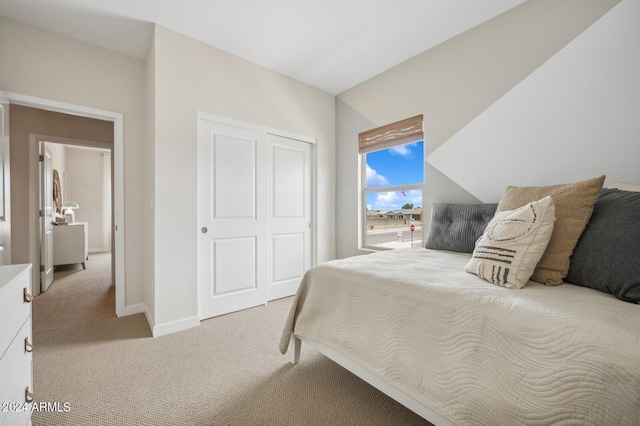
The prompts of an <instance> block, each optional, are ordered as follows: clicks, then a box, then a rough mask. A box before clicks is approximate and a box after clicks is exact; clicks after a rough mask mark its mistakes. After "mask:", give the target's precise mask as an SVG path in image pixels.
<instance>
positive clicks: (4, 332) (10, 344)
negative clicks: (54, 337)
mask: <svg viewBox="0 0 640 426" xmlns="http://www.w3.org/2000/svg"><path fill="white" fill-rule="evenodd" d="M32 298H33V297H32V295H31V265H6V266H0V378H2V379H1V380H0V425H3V426H5V425H6V426H9V425H10V426H13V425H26V424H30V423H31V405H32V404H31V402H32V401H33V394H32V392H33V376H32V375H33V368H32V359H33V357H32V354H31V351H32V350H33V346H32V342H33V340H32V337H31V300H32Z"/></svg>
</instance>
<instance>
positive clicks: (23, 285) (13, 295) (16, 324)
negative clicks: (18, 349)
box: [0, 265, 31, 357]
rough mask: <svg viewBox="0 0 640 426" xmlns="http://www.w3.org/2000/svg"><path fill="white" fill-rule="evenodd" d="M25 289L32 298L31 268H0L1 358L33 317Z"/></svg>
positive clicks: (13, 266) (16, 266) (11, 266)
mask: <svg viewBox="0 0 640 426" xmlns="http://www.w3.org/2000/svg"><path fill="white" fill-rule="evenodd" d="M25 289H26V292H27V294H28V296H31V269H30V268H26V267H25V266H24V265H8V266H2V268H0V357H2V355H3V354H4V352H5V350H6V349H7V347H8V346H9V343H11V341H12V340H13V338H14V337H15V335H16V332H17V331H18V330H19V329H20V327H22V325H23V324H24V322H25V321H26V320H27V317H29V316H30V315H31V303H28V302H26V301H25Z"/></svg>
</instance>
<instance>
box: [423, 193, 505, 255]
mask: <svg viewBox="0 0 640 426" xmlns="http://www.w3.org/2000/svg"><path fill="white" fill-rule="evenodd" d="M497 207H498V204H446V203H434V204H432V205H431V223H430V225H429V233H428V234H427V240H426V242H425V244H424V247H425V248H428V249H435V250H450V251H459V252H462V253H473V249H474V248H475V245H476V241H477V240H478V238H480V236H481V235H482V232H484V229H485V228H486V227H487V223H489V221H490V220H491V218H492V217H493V215H494V214H495V213H496V208H497Z"/></svg>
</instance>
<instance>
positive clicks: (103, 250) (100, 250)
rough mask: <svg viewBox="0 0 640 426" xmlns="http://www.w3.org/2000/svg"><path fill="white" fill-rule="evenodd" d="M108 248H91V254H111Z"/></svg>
mask: <svg viewBox="0 0 640 426" xmlns="http://www.w3.org/2000/svg"><path fill="white" fill-rule="evenodd" d="M110 252H111V250H109V249H108V248H90V249H89V253H110Z"/></svg>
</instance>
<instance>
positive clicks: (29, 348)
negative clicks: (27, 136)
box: [24, 337, 33, 352]
mask: <svg viewBox="0 0 640 426" xmlns="http://www.w3.org/2000/svg"><path fill="white" fill-rule="evenodd" d="M24 351H25V352H33V345H32V344H31V343H30V342H29V338H28V337H25V338H24Z"/></svg>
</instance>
